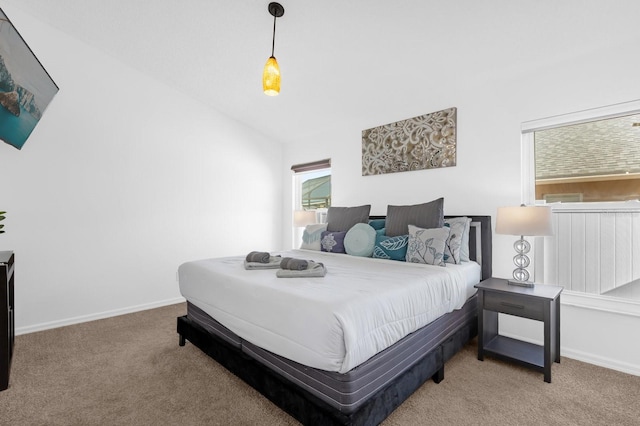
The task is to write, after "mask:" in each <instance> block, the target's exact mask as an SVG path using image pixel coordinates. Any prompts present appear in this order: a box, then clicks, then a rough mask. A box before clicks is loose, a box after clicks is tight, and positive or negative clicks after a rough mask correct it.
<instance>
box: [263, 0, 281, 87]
mask: <svg viewBox="0 0 640 426" xmlns="http://www.w3.org/2000/svg"><path fill="white" fill-rule="evenodd" d="M267 10H268V11H269V13H270V14H271V15H273V39H272V41H271V56H270V57H269V59H267V63H266V64H265V65H264V71H263V72H262V90H264V94H265V95H268V96H276V95H277V94H278V93H280V67H279V66H278V61H276V57H275V56H273V49H274V47H275V45H276V18H279V17H281V16H282V15H284V7H282V5H281V4H280V3H276V2H273V3H269V6H268V7H267Z"/></svg>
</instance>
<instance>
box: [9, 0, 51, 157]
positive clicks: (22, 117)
mask: <svg viewBox="0 0 640 426" xmlns="http://www.w3.org/2000/svg"><path fill="white" fill-rule="evenodd" d="M56 93H58V86H56V84H55V83H54V81H53V80H52V79H51V77H50V76H49V74H48V73H47V71H46V70H45V69H44V68H43V67H42V64H40V61H38V58H36V56H35V55H34V54H33V52H32V51H31V49H30V48H29V46H27V43H25V41H24V40H23V39H22V37H21V36H20V34H19V33H18V31H17V30H16V29H15V27H14V26H13V24H12V23H11V21H10V20H9V18H7V15H5V14H4V12H3V11H2V9H0V139H1V140H2V141H4V142H6V143H8V144H9V145H12V146H14V147H16V148H18V149H21V148H22V146H23V145H24V143H25V142H26V141H27V138H28V137H29V135H31V132H33V129H34V128H35V127H36V124H38V121H40V118H41V117H42V114H43V113H44V110H45V109H46V108H47V106H48V105H49V103H50V102H51V100H52V99H53V97H54V96H55V94H56Z"/></svg>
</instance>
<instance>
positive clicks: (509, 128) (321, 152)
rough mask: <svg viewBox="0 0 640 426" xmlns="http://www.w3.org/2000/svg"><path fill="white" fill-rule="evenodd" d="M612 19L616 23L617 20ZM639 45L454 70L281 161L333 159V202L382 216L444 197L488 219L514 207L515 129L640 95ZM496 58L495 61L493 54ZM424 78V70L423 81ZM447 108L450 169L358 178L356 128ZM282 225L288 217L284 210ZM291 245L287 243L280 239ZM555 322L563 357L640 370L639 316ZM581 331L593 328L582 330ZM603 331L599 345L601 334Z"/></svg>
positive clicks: (517, 188)
mask: <svg viewBox="0 0 640 426" xmlns="http://www.w3.org/2000/svg"><path fill="white" fill-rule="evenodd" d="M618 12H619V13H624V11H622V10H620V11H618ZM612 13H613V12H612ZM609 18H610V19H615V17H614V16H612V17H609ZM545 31H546V29H545ZM505 36H508V35H505ZM553 37H557V38H562V37H564V34H548V33H546V32H545V38H547V39H548V38H553ZM638 41H639V40H628V41H627V42H624V43H621V44H617V45H606V43H605V45H604V46H603V44H600V45H598V46H595V47H591V46H588V45H585V46H581V47H580V50H579V51H576V53H575V54H574V55H573V56H566V57H561V58H558V57H556V58H548V59H547V58H544V56H543V55H542V56H541V55H540V54H539V52H536V53H538V55H531V56H530V57H529V58H528V59H527V60H521V61H520V63H519V64H518V66H514V67H511V68H508V69H504V68H499V69H495V70H494V72H493V73H491V74H488V73H487V74H483V73H481V72H479V73H478V78H475V79H460V73H459V72H453V73H452V74H451V76H450V78H448V79H447V78H445V79H443V80H441V81H440V82H439V83H440V87H441V88H442V89H439V91H433V90H431V91H429V90H426V89H424V88H422V87H421V85H420V84H416V86H415V92H414V93H412V94H410V95H406V94H405V96H403V98H402V103H401V104H397V103H395V104H394V105H395V106H394V107H393V108H389V107H385V103H384V98H383V99H381V101H380V103H377V104H372V105H371V111H368V112H367V113H368V114H367V115H365V116H364V117H363V118H362V119H361V120H360V121H354V122H353V123H352V125H350V126H348V127H346V128H338V129H333V128H331V124H330V123H324V125H325V127H326V128H327V131H326V133H325V134H323V135H319V136H318V137H317V138H315V139H310V140H308V141H305V142H306V143H305V144H302V143H299V144H296V145H290V146H287V147H286V149H285V157H284V161H285V165H290V164H296V163H301V162H305V161H313V160H318V159H322V158H331V161H332V192H333V194H332V199H333V204H334V205H340V206H354V205H360V204H368V203H370V204H372V213H373V214H384V213H385V212H386V206H387V204H412V203H420V202H425V201H429V200H432V199H434V198H437V197H440V196H444V197H445V214H478V215H492V216H493V217H494V219H495V212H496V209H497V207H499V206H504V205H517V204H519V203H520V196H521V195H520V194H521V184H520V175H521V165H520V126H521V124H522V123H523V122H525V121H529V120H534V119H539V118H544V117H549V116H553V115H559V114H564V113H570V112H575V111H581V110H584V109H588V108H595V107H599V106H604V105H611V104H615V103H619V102H626V101H631V100H635V99H640V85H638V84H637V70H638V69H639V67H640V57H639V56H638V55H633V54H631V53H630V52H632V51H633V49H634V45H637V42H638ZM541 46H542V45H541ZM483 48H487V49H490V47H487V46H484V47H483ZM493 53H495V54H496V55H499V52H493ZM524 57H525V58H526V57H527V55H524ZM521 59H522V58H521ZM428 74H429V69H428V68H426V69H425V75H426V76H425V78H428ZM454 106H455V107H457V108H458V128H457V130H458V153H457V166H456V167H453V168H447V169H440V170H424V171H414V172H405V173H396V174H387V175H381V176H366V177H363V176H361V131H362V130H363V129H367V128H370V127H374V126H377V125H381V124H385V123H389V122H393V121H397V120H402V119H405V118H409V117H413V116H417V115H421V114H425V113H429V112H433V111H438V110H441V109H444V108H448V107H454ZM287 184H289V185H290V177H289V176H285V177H284V181H283V185H287ZM283 207H284V208H285V209H290V208H291V199H290V198H287V199H285V200H284V202H283ZM285 212H287V210H285ZM286 220H290V217H288V215H287V213H285V221H286ZM285 223H286V222H285ZM494 226H495V222H494ZM286 229H288V228H286V227H285V230H286ZM289 240H290V238H286V237H285V241H289ZM513 240H514V239H513V238H512V237H508V236H502V235H494V246H493V249H494V250H493V273H494V276H496V277H509V276H510V275H511V271H512V269H513V266H512V262H511V259H512V257H513V254H514V253H513V248H512V244H513ZM578 311H579V312H578ZM578 318H580V319H581V321H578ZM582 320H584V321H582ZM502 321H503V325H504V326H505V327H506V328H507V329H509V331H510V332H511V334H513V335H520V336H521V337H523V338H526V339H530V340H531V339H533V340H535V339H536V338H537V337H536V336H535V335H533V334H531V333H530V332H529V330H528V329H527V328H521V327H519V326H518V324H517V323H514V324H513V325H512V324H511V318H509V317H506V318H505V319H504V320H502ZM562 321H563V324H564V325H563V329H564V330H565V332H564V333H563V336H564V337H563V340H562V345H563V351H564V353H565V354H572V356H574V357H576V358H579V359H584V360H587V361H589V359H586V358H585V356H582V357H581V355H580V354H589V355H590V356H592V357H591V360H595V359H600V360H603V359H608V360H609V361H610V362H609V363H608V364H607V365H610V366H613V367H616V368H620V369H624V370H626V371H630V372H634V373H635V374H640V359H638V358H637V357H636V359H635V360H633V361H631V360H630V358H631V356H632V355H631V354H629V353H628V351H632V353H633V354H638V353H640V340H639V339H635V341H634V342H629V334H628V332H629V330H630V329H629V326H628V324H629V322H631V323H633V324H634V326H635V327H636V328H635V329H636V330H637V329H639V328H640V318H639V317H628V316H625V317H624V320H621V321H620V322H619V324H620V327H618V322H617V320H616V318H615V316H612V315H608V314H605V313H603V312H600V311H596V310H593V309H591V310H588V311H587V313H586V314H585V312H584V309H580V310H578V309H573V308H571V309H565V310H564V311H563V314H562ZM585 330H591V331H592V332H591V333H588V332H587V333H585ZM594 331H595V332H594ZM605 334H606V335H607V339H606V342H605V340H604V339H602V340H600V338H599V337H600V336H604V335H605ZM611 336H614V337H615V338H612V337H611ZM614 342H620V343H621V345H620V348H619V349H620V351H619V353H620V354H621V355H619V356H620V357H622V358H621V359H616V358H615V357H616V355H615V353H616V350H615V348H613V349H612V348H611V346H610V345H611V344H613V343H614ZM622 342H624V343H622ZM605 344H606V345H607V346H608V348H607V349H606V350H604V348H603V347H604V345H605ZM598 351H601V352H598ZM620 366H626V367H620Z"/></svg>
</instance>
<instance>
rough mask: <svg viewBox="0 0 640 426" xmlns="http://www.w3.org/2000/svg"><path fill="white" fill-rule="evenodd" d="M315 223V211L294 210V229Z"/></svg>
mask: <svg viewBox="0 0 640 426" xmlns="http://www.w3.org/2000/svg"><path fill="white" fill-rule="evenodd" d="M314 223H316V212H315V210H294V211H293V226H295V227H296V228H304V227H305V226H307V225H312V224H314Z"/></svg>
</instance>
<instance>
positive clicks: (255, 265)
mask: <svg viewBox="0 0 640 426" xmlns="http://www.w3.org/2000/svg"><path fill="white" fill-rule="evenodd" d="M280 262H282V257H280V256H269V261H268V262H267V263H262V262H247V259H245V260H244V269H278V268H280Z"/></svg>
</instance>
